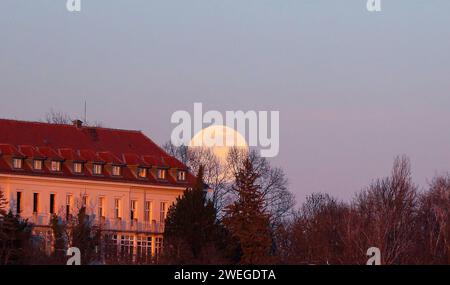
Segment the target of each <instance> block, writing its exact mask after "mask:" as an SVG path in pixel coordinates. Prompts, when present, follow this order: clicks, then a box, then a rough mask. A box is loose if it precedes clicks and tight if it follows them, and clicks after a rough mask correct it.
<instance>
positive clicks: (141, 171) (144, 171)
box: [137, 167, 147, 178]
mask: <svg viewBox="0 0 450 285" xmlns="http://www.w3.org/2000/svg"><path fill="white" fill-rule="evenodd" d="M137 174H138V176H139V178H147V168H144V167H139V168H138V170H137Z"/></svg>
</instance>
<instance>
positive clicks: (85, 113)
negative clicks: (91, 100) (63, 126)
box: [84, 100, 87, 123]
mask: <svg viewBox="0 0 450 285" xmlns="http://www.w3.org/2000/svg"><path fill="white" fill-rule="evenodd" d="M86 116H87V103H86V100H84V122H85V123H86V122H87V120H86Z"/></svg>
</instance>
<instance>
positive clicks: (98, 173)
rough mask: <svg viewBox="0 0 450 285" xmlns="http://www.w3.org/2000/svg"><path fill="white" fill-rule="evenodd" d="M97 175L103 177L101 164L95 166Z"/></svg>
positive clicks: (94, 169)
mask: <svg viewBox="0 0 450 285" xmlns="http://www.w3.org/2000/svg"><path fill="white" fill-rule="evenodd" d="M93 171H94V174H95V175H101V174H102V165H101V164H94V168H93Z"/></svg>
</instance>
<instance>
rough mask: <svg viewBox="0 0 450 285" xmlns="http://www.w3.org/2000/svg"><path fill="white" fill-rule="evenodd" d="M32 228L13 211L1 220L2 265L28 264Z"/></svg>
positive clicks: (0, 246)
mask: <svg viewBox="0 0 450 285" xmlns="http://www.w3.org/2000/svg"><path fill="white" fill-rule="evenodd" d="M31 230H32V226H31V224H29V223H28V222H27V221H23V220H21V219H20V218H19V217H18V216H15V215H14V214H13V213H12V212H11V211H9V212H8V214H6V215H4V216H3V217H2V218H1V220H0V265H8V264H9V265H20V264H27V263H28V260H27V258H28V250H29V249H31Z"/></svg>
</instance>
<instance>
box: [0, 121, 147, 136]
mask: <svg viewBox="0 0 450 285" xmlns="http://www.w3.org/2000/svg"><path fill="white" fill-rule="evenodd" d="M0 121H9V122H17V123H25V124H34V125H47V126H58V127H72V128H74V127H75V126H74V125H72V124H60V123H47V122H42V121H25V120H17V119H8V118H0ZM81 128H85V129H102V130H110V131H121V132H131V133H141V134H143V132H142V131H141V130H129V129H118V128H111V127H98V126H82V127H81Z"/></svg>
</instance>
